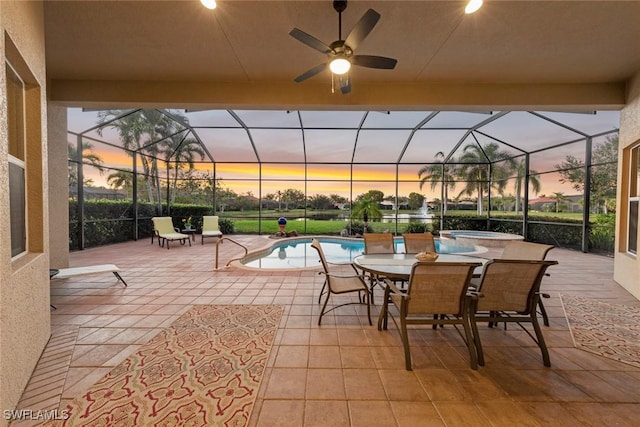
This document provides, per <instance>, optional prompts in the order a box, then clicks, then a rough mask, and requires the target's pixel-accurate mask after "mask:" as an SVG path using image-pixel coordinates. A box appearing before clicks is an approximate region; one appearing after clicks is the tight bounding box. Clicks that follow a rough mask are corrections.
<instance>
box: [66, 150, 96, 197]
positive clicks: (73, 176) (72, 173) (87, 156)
mask: <svg viewBox="0 0 640 427" xmlns="http://www.w3.org/2000/svg"><path fill="white" fill-rule="evenodd" d="M81 146H82V159H81V160H80V161H81V162H82V163H83V164H89V165H91V166H93V167H94V168H96V169H97V170H98V172H100V175H102V174H103V173H104V167H103V166H102V164H103V163H104V162H103V161H102V159H101V158H100V156H98V155H97V154H96V153H94V152H93V145H92V144H91V143H90V142H86V141H82V143H81ZM67 153H68V156H69V160H72V161H77V160H78V147H77V145H76V144H72V143H69V144H67ZM92 183H93V180H92V179H90V178H85V179H84V182H83V185H85V186H89V185H90V184H92ZM75 185H78V169H77V168H76V167H75V166H74V165H72V164H69V186H70V187H71V186H75Z"/></svg>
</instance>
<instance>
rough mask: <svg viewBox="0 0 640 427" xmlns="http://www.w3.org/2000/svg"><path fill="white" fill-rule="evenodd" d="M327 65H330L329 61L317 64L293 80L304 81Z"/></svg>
mask: <svg viewBox="0 0 640 427" xmlns="http://www.w3.org/2000/svg"><path fill="white" fill-rule="evenodd" d="M327 65H328V64H327V63H324V64H320V65H316V66H315V67H313V68H311V69H310V70H307V71H305V72H304V73H302V74H300V75H299V76H298V77H296V78H295V79H293V80H294V81H295V82H296V83H300V82H303V81H305V80H307V79H309V78H311V77H313V76H315V75H316V74H318V73H320V72H322V71H324V69H325V68H327Z"/></svg>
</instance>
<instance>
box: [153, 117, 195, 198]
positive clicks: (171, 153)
mask: <svg viewBox="0 0 640 427" xmlns="http://www.w3.org/2000/svg"><path fill="white" fill-rule="evenodd" d="M177 130H178V131H180V130H184V131H186V129H184V128H182V126H178V129H177ZM162 154H163V155H164V157H165V159H166V164H167V173H168V171H169V169H170V168H171V162H173V183H172V186H171V187H172V191H171V203H173V202H174V201H175V198H176V192H177V188H178V175H179V172H180V170H181V169H183V168H184V165H185V164H186V165H188V166H189V170H193V168H194V167H195V156H196V155H198V156H199V157H200V160H203V159H204V156H205V153H204V150H203V149H202V146H201V145H200V143H199V142H198V141H197V140H196V139H194V138H185V137H184V136H183V135H182V134H174V135H172V136H170V137H169V138H167V139H166V140H165V141H163V147H162Z"/></svg>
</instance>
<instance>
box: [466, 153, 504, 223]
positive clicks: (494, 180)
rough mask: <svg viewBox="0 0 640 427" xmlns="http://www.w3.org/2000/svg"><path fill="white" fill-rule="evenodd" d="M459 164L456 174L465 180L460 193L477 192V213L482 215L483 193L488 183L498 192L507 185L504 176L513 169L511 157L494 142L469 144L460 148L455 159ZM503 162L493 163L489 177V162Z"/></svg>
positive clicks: (487, 187) (470, 193)
mask: <svg viewBox="0 0 640 427" xmlns="http://www.w3.org/2000/svg"><path fill="white" fill-rule="evenodd" d="M457 162H459V163H460V164H459V165H458V168H457V170H456V172H457V175H458V177H459V178H461V179H462V180H464V181H466V186H465V188H464V189H463V190H462V191H461V192H460V195H462V194H467V195H469V196H471V195H473V194H474V193H477V194H478V202H477V206H478V215H482V202H483V200H484V195H485V193H487V192H488V191H489V183H491V186H492V187H494V188H496V190H497V191H498V193H499V194H502V193H503V192H504V188H505V187H506V185H507V181H506V179H504V178H505V177H506V176H509V173H510V171H511V170H512V169H513V167H514V165H513V163H514V162H513V159H510V155H509V153H506V152H504V151H500V146H499V145H498V144H497V143H495V142H492V143H489V144H487V145H485V146H484V147H481V146H480V145H479V144H469V145H467V146H465V147H464V148H463V149H462V154H461V155H460V157H459V158H458V159H457ZM494 162H504V165H498V164H493V165H492V171H491V177H489V167H488V166H489V163H494Z"/></svg>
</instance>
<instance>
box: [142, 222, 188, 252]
mask: <svg viewBox="0 0 640 427" xmlns="http://www.w3.org/2000/svg"><path fill="white" fill-rule="evenodd" d="M151 221H153V233H154V235H155V236H156V237H157V238H158V246H160V247H164V243H165V242H166V243H167V249H169V242H170V241H172V240H179V241H180V244H182V245H184V244H185V243H186V242H189V246H191V236H189V235H188V234H182V233H180V229H178V228H176V227H174V226H173V221H172V220H171V217H170V216H156V217H153V218H151Z"/></svg>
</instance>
